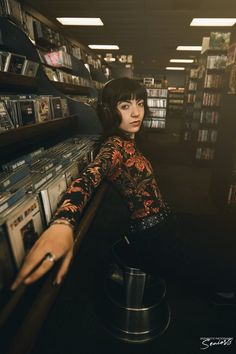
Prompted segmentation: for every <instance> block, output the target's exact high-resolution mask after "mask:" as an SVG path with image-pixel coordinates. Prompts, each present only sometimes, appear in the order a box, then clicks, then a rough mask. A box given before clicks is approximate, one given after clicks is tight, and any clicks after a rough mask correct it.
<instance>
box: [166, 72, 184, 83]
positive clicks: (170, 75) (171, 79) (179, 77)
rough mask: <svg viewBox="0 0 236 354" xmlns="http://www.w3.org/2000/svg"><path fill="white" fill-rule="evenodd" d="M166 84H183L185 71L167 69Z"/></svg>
mask: <svg viewBox="0 0 236 354" xmlns="http://www.w3.org/2000/svg"><path fill="white" fill-rule="evenodd" d="M166 79H167V80H168V86H181V87H183V86H184V84H185V71H167V72H166Z"/></svg>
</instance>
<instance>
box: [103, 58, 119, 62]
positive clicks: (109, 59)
mask: <svg viewBox="0 0 236 354" xmlns="http://www.w3.org/2000/svg"><path fill="white" fill-rule="evenodd" d="M104 60H105V61H107V62H109V61H115V60H116V58H104Z"/></svg>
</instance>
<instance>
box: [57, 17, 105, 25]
mask: <svg viewBox="0 0 236 354" xmlns="http://www.w3.org/2000/svg"><path fill="white" fill-rule="evenodd" d="M57 21H59V22H61V23H62V24H63V25H66V26H103V22H102V20H101V19H100V18H98V17H57Z"/></svg>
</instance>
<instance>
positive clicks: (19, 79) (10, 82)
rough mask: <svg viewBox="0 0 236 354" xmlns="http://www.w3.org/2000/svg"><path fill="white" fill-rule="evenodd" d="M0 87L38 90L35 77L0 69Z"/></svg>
mask: <svg viewBox="0 0 236 354" xmlns="http://www.w3.org/2000/svg"><path fill="white" fill-rule="evenodd" d="M0 89H1V90H2V89H3V90H4V91H8V90H15V89H17V90H18V91H19V90H22V89H23V90H24V89H27V90H29V89H30V90H34V91H35V90H38V80H37V79H36V78H35V77H30V76H24V75H19V74H13V73H8V72H2V71H0Z"/></svg>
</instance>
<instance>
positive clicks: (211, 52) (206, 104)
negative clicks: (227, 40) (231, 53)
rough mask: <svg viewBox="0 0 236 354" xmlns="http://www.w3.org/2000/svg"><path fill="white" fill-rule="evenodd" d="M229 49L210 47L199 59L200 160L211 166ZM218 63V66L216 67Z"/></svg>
mask: <svg viewBox="0 0 236 354" xmlns="http://www.w3.org/2000/svg"><path fill="white" fill-rule="evenodd" d="M225 65H226V50H217V49H207V50H206V51H205V52H204V53H203V54H202V56H201V58H200V61H199V66H200V67H199V81H198V89H197V92H196V100H195V103H194V120H195V121H196V122H197V124H198V126H197V129H196V132H195V139H196V153H195V159H196V162H201V163H204V164H206V165H209V163H210V162H212V160H213V159H214V154H215V146H216V142H217V135H218V123H219V119H220V110H221V109H220V107H221V94H222V84H223V75H224V72H225ZM213 66H214V68H213Z"/></svg>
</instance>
